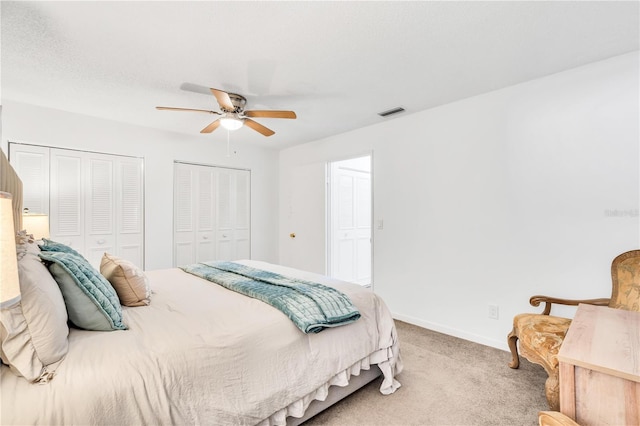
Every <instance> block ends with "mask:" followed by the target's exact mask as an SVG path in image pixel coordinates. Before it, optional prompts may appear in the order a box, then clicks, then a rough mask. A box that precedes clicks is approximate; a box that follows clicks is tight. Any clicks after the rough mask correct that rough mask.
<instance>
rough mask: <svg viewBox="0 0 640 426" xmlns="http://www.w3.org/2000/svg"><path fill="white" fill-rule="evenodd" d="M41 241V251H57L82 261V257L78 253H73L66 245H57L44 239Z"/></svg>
mask: <svg viewBox="0 0 640 426" xmlns="http://www.w3.org/2000/svg"><path fill="white" fill-rule="evenodd" d="M42 241H43V243H42V244H41V245H40V250H42V251H57V252H62V253H71V254H75V255H76V256H78V257H81V258H83V259H84V256H82V255H81V254H80V253H78V252H77V251H75V250H74V249H72V248H71V247H69V246H68V245H66V244H62V243H58V242H56V241H52V240H48V239H46V238H43V239H42Z"/></svg>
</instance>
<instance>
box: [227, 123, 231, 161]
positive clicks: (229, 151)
mask: <svg viewBox="0 0 640 426" xmlns="http://www.w3.org/2000/svg"><path fill="white" fill-rule="evenodd" d="M229 133H231V130H229V129H227V158H229V157H231V150H230V149H229Z"/></svg>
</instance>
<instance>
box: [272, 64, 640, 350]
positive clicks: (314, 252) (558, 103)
mask: <svg viewBox="0 0 640 426" xmlns="http://www.w3.org/2000/svg"><path fill="white" fill-rule="evenodd" d="M638 78H639V69H638V52H635V53H632V54H627V55H623V56H619V57H615V58H611V59H609V60H606V61H602V62H598V63H594V64H590V65H587V66H584V67H580V68H576V69H572V70H568V71H565V72H562V73H559V74H555V75H552V76H548V77H545V78H541V79H537V80H534V81H530V82H527V83H524V84H520V85H516V86H512V87H509V88H506V89H503V90H499V91H495V92H491V93H488V94H484V95H481V96H477V97H473V98H469V99H465V100H462V101H458V102H455V103H451V104H448V105H445V106H442V107H439V108H434V109H431V110H428V111H423V112H419V113H415V114H411V115H406V116H403V117H398V118H396V119H393V120H387V121H383V122H382V123H381V124H378V125H374V126H370V127H367V128H363V129H359V130H356V131H353V132H349V133H345V134H341V135H338V136H335V137H331V138H327V139H324V140H320V141H317V142H314V143H310V144H305V145H302V146H298V147H293V148H290V149H287V150H284V151H281V153H280V211H281V215H280V236H279V243H280V260H281V263H283V264H286V265H290V266H294V267H301V268H304V269H310V270H314V271H317V272H324V268H325V258H324V256H325V231H324V229H325V212H324V197H325V184H324V166H325V163H326V162H327V161H329V160H335V159H340V158H347V157H353V156H355V155H359V154H363V153H367V152H373V164H374V165H373V182H374V183H373V185H374V221H377V220H381V219H383V220H384V229H383V230H377V229H375V228H374V289H375V291H376V292H377V293H379V294H380V295H382V296H383V298H384V299H385V301H386V302H387V304H388V305H389V307H390V308H391V310H392V312H393V313H394V315H395V316H396V317H397V318H399V319H403V320H407V321H410V322H413V323H416V324H419V325H422V326H426V327H428V328H432V329H435V330H438V331H442V332H445V333H449V334H452V335H456V336H459V337H463V338H466V339H469V340H473V341H477V342H480V343H484V344H488V345H491V346H494V347H498V348H503V349H506V348H507V345H506V336H507V333H508V332H509V331H510V330H511V326H512V324H511V320H512V318H513V316H514V315H515V314H517V313H521V312H527V311H530V312H534V311H539V310H540V309H538V308H532V307H531V306H529V304H528V299H529V297H530V296H532V295H534V294H549V295H555V296H558V297H571V298H590V297H607V296H609V295H610V291H611V280H610V269H609V268H610V262H611V260H612V259H613V258H614V257H615V256H616V255H617V254H619V253H622V252H624V251H627V250H631V249H637V248H639V246H640V240H639V238H640V234H639V231H640V227H639V223H638V208H639V170H640V167H639V160H640V158H639V116H640V111H639V108H638V103H639V85H638ZM615 210H618V211H619V215H618V216H615V213H614V211H615ZM374 223H375V222H374ZM290 232H295V233H296V235H297V236H296V238H295V239H290V238H289V237H288V235H289V233H290ZM489 304H496V305H498V306H499V315H500V317H499V319H498V320H497V321H496V320H493V319H489V318H488V305H489ZM555 312H556V313H560V314H563V315H569V316H571V315H572V314H573V312H574V311H573V310H572V309H571V308H565V309H561V310H559V311H555Z"/></svg>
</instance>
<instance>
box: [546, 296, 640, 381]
mask: <svg viewBox="0 0 640 426" xmlns="http://www.w3.org/2000/svg"><path fill="white" fill-rule="evenodd" d="M558 360H559V361H560V362H565V363H569V364H573V365H577V366H579V367H583V368H588V369H590V370H594V371H599V372H602V373H606V374H609V375H612V376H616V377H621V378H624V379H627V380H631V381H634V382H640V312H633V311H625V310H623V309H612V308H608V307H606V306H593V305H586V304H580V305H579V306H578V310H577V311H576V315H575V317H574V318H573V320H572V321H571V326H570V327H569V331H567V335H566V337H565V338H564V342H563V343H562V346H561V347H560V352H559V353H558Z"/></svg>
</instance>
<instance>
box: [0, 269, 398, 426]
mask: <svg viewBox="0 0 640 426" xmlns="http://www.w3.org/2000/svg"><path fill="white" fill-rule="evenodd" d="M241 263H244V264H247V265H250V266H253V267H256V268H262V269H266V270H271V271H273V272H277V273H280V274H282V275H288V276H292V277H297V278H302V279H308V280H315V281H317V282H320V283H323V284H326V285H330V286H333V287H335V288H337V289H338V290H340V291H342V292H344V293H345V294H347V295H348V296H349V297H350V298H351V300H352V302H353V304H354V305H355V306H356V307H357V308H358V310H359V311H360V313H361V318H360V319H359V320H358V321H356V322H355V323H352V324H349V325H345V326H341V327H337V328H333V329H328V330H325V331H323V332H321V333H317V334H304V333H302V332H301V331H300V330H299V329H297V328H296V326H295V325H294V324H293V323H292V322H291V321H290V320H289V319H288V318H287V317H286V316H285V315H284V314H282V313H281V312H280V311H278V310H276V309H274V308H273V307H271V306H269V305H267V304H265V303H263V302H261V301H259V300H256V299H251V298H248V297H246V296H243V295H240V294H237V293H234V292H231V291H229V290H227V289H225V288H223V287H221V286H218V285H216V284H213V283H210V282H208V281H205V280H203V279H201V278H198V277H195V276H193V275H190V274H187V273H185V272H183V271H182V270H180V269H166V270H158V271H148V272H147V275H148V277H149V280H150V283H151V288H152V290H153V294H152V298H151V304H150V305H149V306H142V307H131V308H128V307H123V310H124V317H125V318H124V319H125V323H126V324H127V325H128V327H129V329H128V330H121V331H111V332H97V331H85V330H79V329H72V330H71V332H70V335H69V352H68V354H67V356H66V357H65V359H64V360H63V361H62V362H61V364H60V365H59V367H58V369H57V371H56V375H55V377H54V379H53V380H51V381H50V382H49V383H46V384H44V385H36V384H31V383H28V382H27V381H26V380H25V379H24V378H22V377H17V376H16V375H14V374H13V373H12V372H11V371H10V370H9V368H8V367H6V366H3V367H2V369H1V371H0V378H1V380H2V381H1V385H0V386H1V388H0V390H1V394H0V398H1V399H0V408H1V411H0V420H1V423H2V424H26V423H28V424H47V425H49V424H65V425H70V424H223V425H226V424H233V425H255V424H263V425H269V424H284V423H285V421H286V417H287V416H295V417H301V416H302V415H303V414H304V411H305V410H306V408H307V406H308V405H309V404H310V403H311V402H312V401H313V400H314V399H320V400H322V399H323V398H325V397H326V394H327V391H328V390H329V388H330V386H332V385H336V386H345V385H347V384H348V382H349V380H350V378H351V376H353V375H359V374H360V372H361V371H362V370H368V369H370V368H380V370H381V371H382V373H383V375H384V380H383V382H382V385H381V389H380V391H381V393H382V394H389V393H392V392H394V391H395V390H396V389H397V388H398V387H399V386H400V384H399V383H398V382H397V381H396V380H395V378H394V376H395V375H396V374H397V373H399V372H400V371H401V369H402V363H401V359H400V353H399V344H398V339H397V335H396V331H395V326H394V323H393V320H392V318H391V315H390V313H389V311H388V309H387V307H386V306H385V304H384V302H383V301H382V299H380V298H379V297H378V296H377V295H376V294H375V293H373V292H372V291H371V290H369V289H367V288H363V287H361V286H358V285H355V284H349V283H345V282H341V281H338V280H333V279H330V278H327V277H323V276H319V275H316V274H311V273H308V272H303V271H298V270H294V269H290V268H285V267H282V266H277V265H271V264H267V263H263V262H256V261H242V262H241ZM381 398H384V396H382V395H381ZM381 403H382V401H381Z"/></svg>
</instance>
